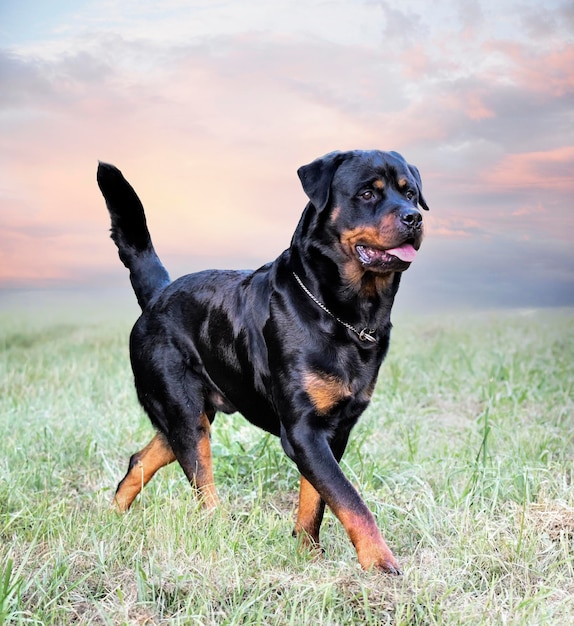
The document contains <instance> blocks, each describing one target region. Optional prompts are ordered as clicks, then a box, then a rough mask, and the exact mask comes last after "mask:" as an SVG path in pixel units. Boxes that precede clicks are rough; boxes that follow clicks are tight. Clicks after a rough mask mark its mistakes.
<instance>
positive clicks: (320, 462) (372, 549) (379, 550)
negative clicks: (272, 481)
mask: <svg viewBox="0 0 574 626" xmlns="http://www.w3.org/2000/svg"><path fill="white" fill-rule="evenodd" d="M281 443H282V445H283V448H284V450H285V452H286V453H287V455H288V456H289V457H290V458H291V459H292V460H293V461H295V463H296V464H297V467H298V469H299V471H300V472H301V475H302V476H303V478H304V480H303V481H302V488H304V489H305V491H306V494H305V493H303V494H302V496H303V502H305V501H306V498H305V495H306V496H307V498H308V501H309V502H310V503H311V504H312V506H311V507H309V509H308V511H307V513H306V514H303V515H301V514H300V515H299V516H298V526H299V529H300V530H302V531H305V532H307V533H308V534H309V535H310V538H311V539H312V540H313V541H318V537H319V528H318V524H320V517H319V518H318V517H317V514H318V513H320V511H319V506H320V501H319V500H318V498H317V497H316V496H313V492H312V491H311V490H310V487H312V488H314V490H315V491H316V492H317V494H319V495H320V496H321V498H322V499H323V500H324V501H325V502H326V503H327V505H328V506H329V507H330V508H331V510H332V511H333V513H334V514H335V515H336V516H337V518H338V519H339V521H340V522H341V523H342V524H343V526H344V528H345V530H346V531H347V534H348V535H349V538H350V539H351V541H352V543H353V545H354V546H355V549H356V551H357V556H358V559H359V563H360V564H361V566H362V567H363V568H364V569H366V570H368V569H371V568H373V567H374V568H378V569H381V570H384V571H386V572H389V573H392V574H400V567H399V564H398V563H397V561H396V559H395V557H394V556H393V554H392V552H391V550H390V549H389V547H388V546H387V544H386V543H385V540H384V539H383V536H382V535H381V533H380V531H379V529H378V527H377V524H376V522H375V518H374V517H373V514H372V513H371V512H370V511H369V509H368V508H367V506H366V504H365V503H364V502H363V500H362V498H361V496H360V495H359V493H358V492H357V490H356V489H355V488H354V487H353V485H352V484H351V483H350V482H349V480H348V479H347V478H346V476H345V475H344V474H343V471H342V470H341V468H340V467H339V463H338V462H337V459H336V458H335V455H334V454H333V450H332V449H331V446H330V445H329V442H328V439H327V434H326V432H324V431H322V430H318V429H316V428H311V427H309V426H307V425H303V424H302V423H301V422H299V423H298V424H297V425H295V426H292V427H291V428H288V429H287V428H285V427H283V428H282V430H281ZM341 454H342V452H341ZM305 480H306V481H308V483H309V485H307V484H306V483H305ZM312 496H313V497H312ZM305 520H308V521H309V522H310V526H309V527H308V528H305V524H301V523H300V522H301V521H305ZM296 530H297V526H296Z"/></svg>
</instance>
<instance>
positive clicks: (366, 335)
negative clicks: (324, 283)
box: [293, 272, 377, 343]
mask: <svg viewBox="0 0 574 626" xmlns="http://www.w3.org/2000/svg"><path fill="white" fill-rule="evenodd" d="M293 276H294V277H295V280H296V281H297V282H298V283H299V287H301V289H302V290H303V291H304V292H305V293H306V294H307V295H308V296H309V297H310V298H311V300H313V302H314V303H315V304H316V305H317V306H319V307H321V308H322V309H323V311H325V313H327V314H328V315H330V316H331V317H332V318H333V319H335V320H337V322H339V324H342V325H343V326H344V327H345V328H348V329H349V330H351V331H353V332H354V333H355V335H357V337H358V338H359V339H360V340H361V341H369V342H371V343H376V341H377V338H376V337H375V336H374V333H375V331H376V328H363V329H362V330H357V329H356V328H355V327H354V326H351V324H348V323H347V322H344V321H343V320H340V319H339V318H338V317H337V316H336V315H334V314H333V313H331V311H329V309H328V308H327V307H326V306H325V305H324V304H323V303H322V302H321V301H320V300H318V299H317V298H316V297H315V296H314V295H313V294H312V293H311V292H310V291H309V290H308V289H307V287H305V285H304V284H303V281H302V280H301V279H300V278H299V276H297V274H295V272H293Z"/></svg>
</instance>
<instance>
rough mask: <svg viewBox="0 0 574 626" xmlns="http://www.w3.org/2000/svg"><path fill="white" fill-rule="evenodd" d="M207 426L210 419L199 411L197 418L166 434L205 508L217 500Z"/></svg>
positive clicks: (209, 425)
mask: <svg viewBox="0 0 574 626" xmlns="http://www.w3.org/2000/svg"><path fill="white" fill-rule="evenodd" d="M210 430H211V420H210V419H209V417H208V416H207V414H206V413H201V414H200V415H199V419H197V420H192V421H191V423H189V422H187V423H186V424H185V426H184V427H183V428H177V430H176V431H175V432H173V430H172V431H170V434H169V438H170V441H171V445H172V448H173V451H174V453H175V456H176V458H177V460H178V462H179V464H180V465H181V468H182V469H183V471H184V473H185V475H186V476H187V478H188V480H189V482H190V484H191V486H192V487H193V488H194V489H195V490H196V492H197V496H198V498H199V500H200V502H201V505H202V506H203V507H204V508H205V509H207V510H211V509H214V508H216V507H217V505H218V504H219V498H218V497H217V492H216V490H215V481H214V479H213V465H212V457H211V437H210Z"/></svg>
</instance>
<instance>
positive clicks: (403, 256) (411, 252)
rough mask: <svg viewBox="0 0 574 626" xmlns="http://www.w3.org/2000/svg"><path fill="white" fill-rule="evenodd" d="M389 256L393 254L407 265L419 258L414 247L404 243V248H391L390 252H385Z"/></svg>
mask: <svg viewBox="0 0 574 626" xmlns="http://www.w3.org/2000/svg"><path fill="white" fill-rule="evenodd" d="M385 252H386V253H387V254H392V255H393V256H396V257H397V258H399V259H400V260H401V261H405V262H406V263H412V262H413V261H414V260H415V257H416V256H417V251H416V250H415V249H414V248H413V247H412V245H411V244H410V243H404V244H403V245H402V246H399V247H398V248H391V249H390V250H385Z"/></svg>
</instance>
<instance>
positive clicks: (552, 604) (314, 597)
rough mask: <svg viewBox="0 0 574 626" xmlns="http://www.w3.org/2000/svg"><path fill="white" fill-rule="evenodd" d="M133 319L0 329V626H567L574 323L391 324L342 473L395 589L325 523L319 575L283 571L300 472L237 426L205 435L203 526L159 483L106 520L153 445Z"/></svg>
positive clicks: (173, 480) (314, 568)
mask: <svg viewBox="0 0 574 626" xmlns="http://www.w3.org/2000/svg"><path fill="white" fill-rule="evenodd" d="M127 317H128V316H127V315H123V317H122V319H120V320H114V319H113V317H112V316H110V315H107V316H102V317H98V315H97V314H95V313H92V314H90V315H88V314H87V313H86V311H84V312H75V313H73V314H71V313H69V314H68V315H67V317H63V316H62V315H61V314H59V312H58V311H57V310H54V311H53V312H52V314H51V315H46V314H45V312H44V311H41V312H38V313H30V312H28V313H23V312H18V311H17V310H12V311H4V312H3V313H0V329H1V330H0V351H1V352H0V383H1V387H2V390H1V395H0V434H1V438H0V623H7V624H114V625H115V624H162V623H170V624H198V625H200V624H201V625H206V624H229V625H231V624H278V625H279V624H281V625H283V624H294V625H301V624H355V623H356V624H405V625H406V624H409V625H415V624H416V625H418V624H421V625H422V624H441V625H442V624H453V625H454V624H462V623H464V624H571V623H573V622H574V593H573V592H574V487H573V486H572V475H573V468H574V429H573V420H574V411H573V406H574V393H573V387H574V314H573V312H572V311H531V312H518V311H511V312H502V313H481V314H474V315H473V314H466V315H458V316H455V315H452V316H450V317H442V318H441V317H427V318H423V317H420V318H411V319H401V318H400V317H397V319H395V331H394V335H393V341H392V344H391V351H390V355H389V357H388V359H387V360H386V361H385V363H384V365H383V368H382V370H381V376H380V379H379V385H378V387H377V391H376V394H375V397H374V401H373V403H372V405H371V406H370V408H369V409H368V411H367V412H366V413H365V415H364V416H363V418H362V419H361V421H360V422H359V425H358V426H357V428H356V429H355V431H354V436H353V438H352V440H351V442H350V445H349V448H348V451H347V453H346V455H345V457H344V460H343V465H344V467H345V471H346V473H347V475H348V476H349V477H350V478H351V479H352V480H353V481H354V482H355V483H356V484H357V485H359V488H360V491H361V493H362V494H363V495H364V497H365V500H366V501H367V503H368V505H369V506H370V508H371V509H372V510H373V512H374V513H375V516H376V518H377V520H378V522H379V525H380V527H381V528H382V530H383V533H384V535H385V537H386V539H387V541H388V543H389V545H390V546H391V547H392V548H393V551H394V552H395V554H396V555H397V557H398V558H399V560H400V562H401V564H402V566H403V568H404V575H403V576H402V577H399V578H394V577H389V576H385V575H380V574H376V573H372V572H363V571H361V570H360V569H359V567H358V565H357V561H356V556H355V553H354V550H353V548H352V546H351V544H350V542H349V541H348V539H347V538H346V536H345V533H344V531H343V529H342V527H341V525H340V524H339V523H338V522H337V520H336V519H335V518H334V517H333V516H332V515H331V514H330V513H328V514H327V515H326V519H325V522H324V526H323V543H324V547H325V549H326V554H325V558H323V559H320V560H314V559H313V558H311V557H310V556H308V555H306V554H300V553H298V551H297V549H296V542H295V541H294V540H293V539H292V538H291V536H290V533H291V528H292V525H293V519H294V510H295V504H296V489H297V473H296V471H295V469H294V467H293V465H292V463H291V462H290V461H289V460H288V459H287V457H286V456H285V455H284V454H283V453H282V451H281V448H280V445H279V443H278V442H277V441H276V440H275V439H274V438H272V437H270V436H266V435H264V434H262V433H261V431H258V430H256V429H255V428H253V427H251V426H249V425H248V424H247V423H246V422H245V421H243V420H242V418H241V417H239V416H232V417H226V416H219V417H218V418H217V419H216V422H215V425H214V432H213V439H214V443H213V449H214V456H215V473H216V481H217V483H218V488H219V493H220V496H221V499H222V503H223V504H222V507H221V509H220V510H219V511H218V512H217V513H216V514H215V515H214V516H213V517H212V518H206V516H205V514H204V513H203V512H202V511H201V510H200V509H199V508H198V507H197V506H196V503H195V502H194V500H193V497H192V493H191V489H189V486H188V485H187V483H186V481H185V479H184V477H183V474H182V472H181V471H180V470H179V468H178V467H176V466H175V465H174V466H170V467H168V468H165V469H164V470H162V471H161V472H160V473H159V474H158V476H156V478H155V479H154V480H153V481H152V482H151V483H150V484H149V485H148V486H147V487H146V489H145V490H144V491H143V492H142V495H141V496H140V497H139V499H138V500H137V501H136V503H135V504H134V506H133V508H132V510H131V511H130V512H129V513H128V514H127V515H125V516H118V515H117V514H115V513H114V512H112V511H110V509H109V504H110V500H111V498H112V495H113V491H114V489H115V485H116V483H117V481H118V480H119V479H120V478H121V477H122V476H123V473H124V471H125V469H126V466H127V461H128V458H129V456H130V454H132V453H133V452H135V451H136V450H138V449H139V448H141V447H142V446H143V445H144V444H146V443H147V442H148V440H149V439H150V437H151V435H152V431H151V428H150V426H149V424H148V421H147V418H146V417H145V416H144V415H142V412H141V411H140V409H139V407H138V404H137V402H136V399H135V394H134V392H133V389H132V384H131V374H130V371H129V363H128V357H127V334H128V332H129V327H130V323H129V321H128V319H127Z"/></svg>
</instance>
